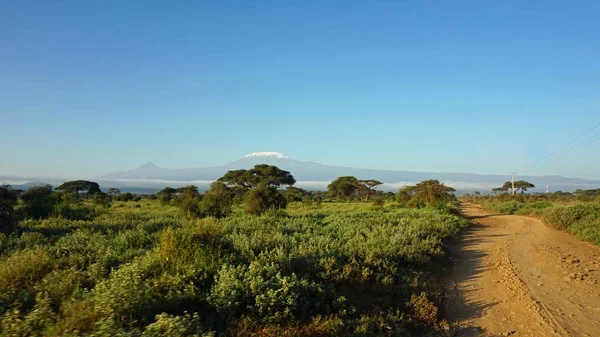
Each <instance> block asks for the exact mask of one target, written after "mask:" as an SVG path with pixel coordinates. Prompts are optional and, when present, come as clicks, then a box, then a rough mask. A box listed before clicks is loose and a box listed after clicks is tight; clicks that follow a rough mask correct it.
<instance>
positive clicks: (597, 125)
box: [533, 123, 600, 164]
mask: <svg viewBox="0 0 600 337" xmlns="http://www.w3.org/2000/svg"><path fill="white" fill-rule="evenodd" d="M598 127H600V123H598V124H596V125H594V126H593V127H592V128H590V129H588V130H587V131H585V132H584V133H582V134H580V135H579V136H577V137H575V138H574V139H573V140H571V141H570V142H569V143H567V145H565V146H564V147H563V148H561V149H558V150H556V151H554V152H552V153H550V154H549V155H546V156H544V157H542V158H540V159H538V160H537V161H535V162H534V163H533V164H537V163H539V162H541V161H543V160H545V159H548V158H550V157H553V156H555V155H557V154H565V153H566V151H568V150H573V149H576V148H578V147H579V146H580V145H581V144H584V143H585V142H587V141H588V140H589V139H591V138H594V137H596V136H598V135H600V131H599V132H597V133H595V134H593V135H592V136H591V137H588V138H586V139H585V140H583V141H582V142H580V143H578V144H577V145H575V146H574V147H571V144H573V143H575V142H576V141H578V140H580V139H581V138H582V137H583V136H585V135H587V134H588V133H590V132H592V131H594V130H595V129H597V128H598ZM586 144H587V143H586Z"/></svg>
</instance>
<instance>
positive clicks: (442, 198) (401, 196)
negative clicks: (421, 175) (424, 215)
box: [397, 179, 456, 208]
mask: <svg viewBox="0 0 600 337" xmlns="http://www.w3.org/2000/svg"><path fill="white" fill-rule="evenodd" d="M454 192H456V190H455V189H454V188H452V187H448V186H446V185H444V184H442V183H440V182H439V181H437V180H433V179H432V180H424V181H422V182H420V183H418V184H416V185H414V186H405V187H403V188H401V189H400V190H399V191H398V194H397V200H398V202H399V203H400V205H402V206H405V207H410V208H421V207H425V206H433V207H438V208H444V207H446V204H447V203H449V202H454V201H456V196H455V195H454Z"/></svg>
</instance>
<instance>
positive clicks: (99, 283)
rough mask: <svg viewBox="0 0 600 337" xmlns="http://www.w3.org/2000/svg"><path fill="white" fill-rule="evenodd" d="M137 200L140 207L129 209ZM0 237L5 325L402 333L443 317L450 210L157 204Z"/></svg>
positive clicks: (41, 223)
mask: <svg viewBox="0 0 600 337" xmlns="http://www.w3.org/2000/svg"><path fill="white" fill-rule="evenodd" d="M138 205H139V207H138ZM94 214H95V218H94V219H93V220H64V219H58V218H50V219H46V220H27V221H23V222H22V223H21V224H20V226H21V230H20V232H18V233H13V234H11V235H5V234H0V254H1V255H0V316H1V317H0V326H2V331H1V332H0V334H1V335H3V336H20V335H23V336H24V335H35V336H89V335H93V336H340V335H346V336H376V335H386V336H411V335H415V336H418V335H421V334H423V333H424V332H428V331H432V330H436V329H438V330H439V329H441V327H443V326H444V324H445V323H444V321H443V319H442V314H441V312H440V310H439V309H438V306H439V304H440V302H441V300H442V291H441V288H440V287H439V285H438V284H437V283H436V278H435V276H434V274H433V273H432V272H431V270H435V269H437V267H436V266H438V265H439V262H440V261H441V260H442V259H443V257H444V254H445V246H444V241H445V240H446V239H448V238H450V237H452V236H454V235H455V234H457V233H458V231H460V230H461V229H462V228H464V227H465V226H467V222H466V221H465V220H464V219H462V218H460V217H459V216H457V215H454V214H451V212H450V211H444V210H435V209H404V208H399V207H395V206H393V205H385V206H383V207H381V206H373V205H372V204H370V203H330V202H325V203H323V204H320V205H316V204H315V205H305V204H302V203H294V204H291V205H290V206H289V208H288V209H287V210H286V211H273V212H267V213H266V214H264V215H262V216H250V215H246V214H244V213H243V212H242V211H241V210H239V209H236V210H235V212H234V214H233V215H231V216H229V217H226V218H222V219H215V218H204V219H191V220H188V219H186V218H185V217H184V215H183V214H182V213H181V211H180V210H179V209H178V208H176V207H172V206H169V205H167V206H162V205H160V203H158V202H157V201H153V200H143V201H140V202H115V203H114V204H113V205H112V207H111V208H109V209H102V208H98V209H96V211H95V213H94Z"/></svg>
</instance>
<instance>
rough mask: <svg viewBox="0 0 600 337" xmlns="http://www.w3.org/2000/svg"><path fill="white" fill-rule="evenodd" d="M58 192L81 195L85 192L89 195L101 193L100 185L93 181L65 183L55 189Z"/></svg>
mask: <svg viewBox="0 0 600 337" xmlns="http://www.w3.org/2000/svg"><path fill="white" fill-rule="evenodd" d="M55 189H56V190H58V191H63V192H66V193H72V194H79V192H85V193H86V194H88V195H93V194H96V193H100V192H101V191H100V185H98V183H95V182H93V181H87V180H73V181H67V182H64V183H63V184H62V185H60V186H58V187H56V188H55Z"/></svg>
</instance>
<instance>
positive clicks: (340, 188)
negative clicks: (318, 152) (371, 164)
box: [327, 176, 358, 200]
mask: <svg viewBox="0 0 600 337" xmlns="http://www.w3.org/2000/svg"><path fill="white" fill-rule="evenodd" d="M357 190H358V179H356V178H355V177H352V176H344V177H339V178H337V179H335V180H334V181H332V182H331V184H329V185H327V191H328V192H329V195H330V196H331V197H332V198H337V199H340V200H348V199H350V198H352V197H353V196H354V195H355V194H356V191H357Z"/></svg>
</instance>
